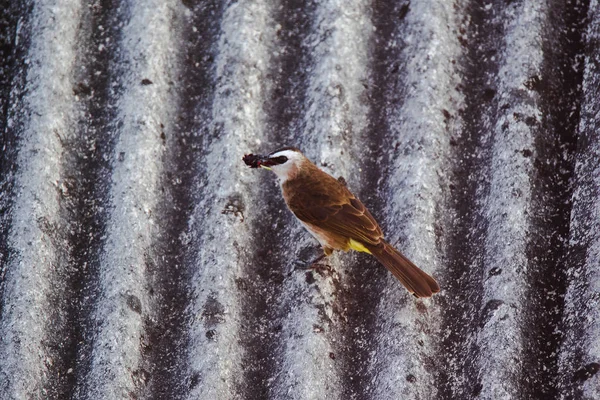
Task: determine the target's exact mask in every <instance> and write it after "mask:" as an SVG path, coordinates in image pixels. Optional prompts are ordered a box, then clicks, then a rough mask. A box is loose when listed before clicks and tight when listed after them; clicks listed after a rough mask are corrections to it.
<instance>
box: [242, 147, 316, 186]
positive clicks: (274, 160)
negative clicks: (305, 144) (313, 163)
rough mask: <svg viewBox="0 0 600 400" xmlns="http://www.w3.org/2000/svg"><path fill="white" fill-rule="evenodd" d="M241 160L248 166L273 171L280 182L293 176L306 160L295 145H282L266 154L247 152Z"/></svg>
mask: <svg viewBox="0 0 600 400" xmlns="http://www.w3.org/2000/svg"><path fill="white" fill-rule="evenodd" d="M243 160H244V162H245V163H246V165H248V166H250V168H264V169H268V170H271V171H273V172H275V174H276V175H277V177H278V178H279V179H280V180H281V181H282V182H285V181H286V180H288V179H290V178H291V177H293V176H294V175H295V174H296V173H297V172H298V169H299V168H300V167H301V166H302V164H303V163H304V162H307V161H308V160H307V159H306V157H304V155H303V154H302V152H301V151H300V150H298V149H297V148H295V147H284V148H282V149H279V150H275V151H274V152H272V153H270V154H269V155H266V156H261V155H255V154H247V155H245V156H244V158H243Z"/></svg>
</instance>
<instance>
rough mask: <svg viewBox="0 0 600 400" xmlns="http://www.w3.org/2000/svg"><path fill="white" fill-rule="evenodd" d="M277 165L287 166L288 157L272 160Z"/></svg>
mask: <svg viewBox="0 0 600 400" xmlns="http://www.w3.org/2000/svg"><path fill="white" fill-rule="evenodd" d="M272 160H273V162H275V163H276V164H285V163H286V162H287V160H288V158H287V157H286V156H279V157H275V158H273V159H272Z"/></svg>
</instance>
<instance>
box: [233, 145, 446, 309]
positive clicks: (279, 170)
mask: <svg viewBox="0 0 600 400" xmlns="http://www.w3.org/2000/svg"><path fill="white" fill-rule="evenodd" d="M242 159H243V161H244V162H245V163H246V165H248V166H249V167H251V168H264V169H267V170H270V171H272V172H274V173H275V175H277V177H278V178H279V184H280V186H281V191H282V194H283V198H284V200H285V203H286V205H287V206H288V208H289V209H290V211H291V212H292V213H293V214H294V215H295V216H296V218H297V219H298V220H299V221H300V222H301V223H302V225H304V227H305V228H306V229H307V230H308V231H309V232H310V233H311V234H312V235H313V236H314V237H315V238H316V239H317V241H318V242H319V243H320V245H321V246H322V248H323V252H324V254H323V256H329V255H331V254H332V253H333V251H334V250H342V251H349V250H355V251H359V252H363V253H368V254H371V255H373V256H374V257H375V258H376V259H377V260H378V261H379V262H380V263H381V264H383V265H384V266H385V267H386V268H387V269H388V270H389V271H390V272H391V273H392V274H393V275H394V276H395V277H396V278H397V279H398V280H399V281H400V282H401V283H402V284H403V285H404V286H405V287H406V289H407V290H408V291H409V292H410V293H412V294H413V295H414V296H415V297H417V298H420V297H431V296H432V295H433V294H435V293H437V292H439V291H440V287H439V285H438V283H437V282H436V281H435V279H433V278H432V277H431V276H430V275H429V274H427V273H426V272H424V271H423V270H421V269H420V268H419V267H417V266H416V265H415V264H413V263H412V262H411V261H410V260H409V259H408V258H406V257H405V256H404V255H403V254H402V253H401V252H400V251H398V250H397V249H396V248H395V247H394V246H392V245H391V244H390V243H389V242H388V241H386V240H385V239H384V235H383V232H382V230H381V228H380V227H379V224H378V223H377V221H375V219H374V218H373V216H372V215H371V213H370V212H369V210H367V208H366V207H365V206H364V205H363V203H362V202H361V201H360V200H359V199H358V198H357V197H356V196H355V195H354V194H352V192H350V190H349V189H348V187H347V185H346V182H345V180H343V179H336V178H334V177H333V176H331V175H329V174H328V173H326V172H325V171H323V170H321V169H320V168H319V167H317V166H316V165H315V164H314V163H312V162H311V161H310V160H309V159H308V158H307V157H306V156H305V155H304V154H302V152H301V151H300V150H299V149H298V148H296V147H283V148H280V149H277V150H275V151H273V152H272V153H270V154H268V155H255V154H246V155H244V157H243V158H242ZM323 256H322V257H323Z"/></svg>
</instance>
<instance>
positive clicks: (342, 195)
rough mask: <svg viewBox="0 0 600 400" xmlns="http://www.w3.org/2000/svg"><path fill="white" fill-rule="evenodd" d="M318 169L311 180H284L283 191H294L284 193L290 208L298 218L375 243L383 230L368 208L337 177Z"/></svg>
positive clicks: (339, 233)
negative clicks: (318, 173)
mask: <svg viewBox="0 0 600 400" xmlns="http://www.w3.org/2000/svg"><path fill="white" fill-rule="evenodd" d="M319 171H320V170H319ZM320 172H321V173H322V174H323V175H321V176H318V177H315V176H314V175H313V176H311V178H312V179H310V182H307V181H306V180H305V181H303V182H293V181H292V182H289V183H287V182H286V184H284V193H285V192H287V193H290V192H293V193H294V195H287V196H286V201H287V203H288V207H289V208H290V210H292V212H293V213H294V214H295V215H296V217H298V218H299V219H300V220H301V221H304V222H306V223H309V224H313V225H316V226H318V227H319V228H321V229H323V230H326V231H329V232H332V233H336V234H338V235H341V236H343V237H347V238H349V239H354V240H358V241H360V242H361V243H365V244H378V243H379V241H380V239H381V238H382V237H383V233H382V232H381V229H380V228H379V225H378V224H377V222H376V221H375V219H374V218H373V216H372V215H371V213H370V212H369V210H367V209H366V208H365V206H364V205H363V203H362V202H361V201H360V200H359V199H357V198H356V197H355V196H354V195H353V194H352V193H351V192H350V191H349V190H348V189H347V188H346V187H345V186H344V185H343V184H341V183H340V182H339V181H338V180H336V179H335V178H333V177H331V176H330V175H328V174H326V173H324V172H322V171H320ZM313 174H315V172H314V171H313ZM315 178H319V179H315ZM286 186H287V187H286ZM294 186H296V187H294Z"/></svg>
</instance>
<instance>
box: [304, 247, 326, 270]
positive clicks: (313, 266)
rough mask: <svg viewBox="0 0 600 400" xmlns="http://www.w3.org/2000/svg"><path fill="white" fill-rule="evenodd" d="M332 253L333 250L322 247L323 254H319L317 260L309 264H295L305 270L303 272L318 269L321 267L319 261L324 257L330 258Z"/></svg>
mask: <svg viewBox="0 0 600 400" xmlns="http://www.w3.org/2000/svg"><path fill="white" fill-rule="evenodd" d="M332 253H333V249H332V248H331V247H323V254H321V255H320V256H318V257H317V258H315V259H314V260H312V261H311V262H306V263H305V262H303V261H296V264H299V265H300V266H302V267H304V268H303V269H305V270H313V269H318V268H319V267H322V265H321V261H322V260H323V259H324V258H325V257H328V256H330V255H331V254H332Z"/></svg>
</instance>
